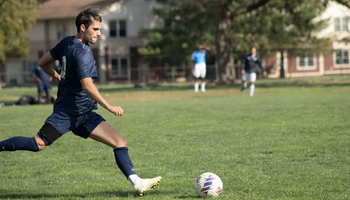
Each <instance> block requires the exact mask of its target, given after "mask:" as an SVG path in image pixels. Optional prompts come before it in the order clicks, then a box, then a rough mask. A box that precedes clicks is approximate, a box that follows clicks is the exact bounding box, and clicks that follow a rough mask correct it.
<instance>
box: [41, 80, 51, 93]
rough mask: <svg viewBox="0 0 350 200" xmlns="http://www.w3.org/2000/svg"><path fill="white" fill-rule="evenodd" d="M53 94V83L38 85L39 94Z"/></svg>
mask: <svg viewBox="0 0 350 200" xmlns="http://www.w3.org/2000/svg"><path fill="white" fill-rule="evenodd" d="M44 91H45V92H51V83H49V82H48V83H43V82H41V83H38V93H43V92H44Z"/></svg>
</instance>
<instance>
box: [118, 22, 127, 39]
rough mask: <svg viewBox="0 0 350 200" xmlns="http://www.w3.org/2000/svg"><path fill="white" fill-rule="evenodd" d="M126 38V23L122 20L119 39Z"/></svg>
mask: <svg viewBox="0 0 350 200" xmlns="http://www.w3.org/2000/svg"><path fill="white" fill-rule="evenodd" d="M125 36H126V21H125V20H121V21H119V37H125Z"/></svg>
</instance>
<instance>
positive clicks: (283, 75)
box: [280, 50, 286, 78]
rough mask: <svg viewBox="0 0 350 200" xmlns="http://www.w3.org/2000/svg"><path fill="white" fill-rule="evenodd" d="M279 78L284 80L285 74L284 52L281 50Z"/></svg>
mask: <svg viewBox="0 0 350 200" xmlns="http://www.w3.org/2000/svg"><path fill="white" fill-rule="evenodd" d="M280 78H286V74H285V71H284V51H283V50H281V71H280Z"/></svg>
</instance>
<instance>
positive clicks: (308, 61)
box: [299, 56, 314, 67]
mask: <svg viewBox="0 0 350 200" xmlns="http://www.w3.org/2000/svg"><path fill="white" fill-rule="evenodd" d="M313 66H314V58H313V57H311V56H309V57H305V56H304V57H299V67H313Z"/></svg>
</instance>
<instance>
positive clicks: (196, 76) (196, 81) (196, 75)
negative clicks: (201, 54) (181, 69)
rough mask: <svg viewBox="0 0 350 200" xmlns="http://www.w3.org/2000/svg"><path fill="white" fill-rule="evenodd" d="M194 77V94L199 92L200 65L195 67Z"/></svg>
mask: <svg viewBox="0 0 350 200" xmlns="http://www.w3.org/2000/svg"><path fill="white" fill-rule="evenodd" d="M193 76H194V92H198V88H199V77H200V69H199V66H198V64H195V65H194V71H193Z"/></svg>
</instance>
